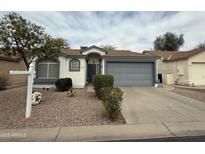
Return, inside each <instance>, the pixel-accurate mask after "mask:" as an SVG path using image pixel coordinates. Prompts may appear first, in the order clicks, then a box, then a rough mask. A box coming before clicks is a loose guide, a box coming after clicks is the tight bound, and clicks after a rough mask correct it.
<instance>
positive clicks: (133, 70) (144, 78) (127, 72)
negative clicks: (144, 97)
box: [107, 62, 154, 86]
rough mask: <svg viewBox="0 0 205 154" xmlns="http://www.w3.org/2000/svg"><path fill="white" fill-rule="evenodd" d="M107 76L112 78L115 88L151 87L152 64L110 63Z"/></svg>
mask: <svg viewBox="0 0 205 154" xmlns="http://www.w3.org/2000/svg"><path fill="white" fill-rule="evenodd" d="M107 74H110V75H113V76H114V80H115V81H114V84H115V85H117V86H153V80H154V71H153V63H111V62H109V63H108V64H107Z"/></svg>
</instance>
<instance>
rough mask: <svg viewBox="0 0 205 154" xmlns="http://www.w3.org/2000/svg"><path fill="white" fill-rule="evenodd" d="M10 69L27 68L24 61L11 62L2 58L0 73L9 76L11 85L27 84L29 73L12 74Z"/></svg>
mask: <svg viewBox="0 0 205 154" xmlns="http://www.w3.org/2000/svg"><path fill="white" fill-rule="evenodd" d="M10 70H26V67H25V64H24V62H23V61H20V62H11V61H6V60H0V75H6V76H7V77H8V85H9V86H17V85H26V84H27V75H10V74H9V71H10Z"/></svg>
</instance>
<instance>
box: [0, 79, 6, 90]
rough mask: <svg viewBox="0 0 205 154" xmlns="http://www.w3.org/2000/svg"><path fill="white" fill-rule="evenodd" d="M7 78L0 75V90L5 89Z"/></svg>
mask: <svg viewBox="0 0 205 154" xmlns="http://www.w3.org/2000/svg"><path fill="white" fill-rule="evenodd" d="M7 81H8V77H7V76H6V75H0V90H4V89H6V86H7Z"/></svg>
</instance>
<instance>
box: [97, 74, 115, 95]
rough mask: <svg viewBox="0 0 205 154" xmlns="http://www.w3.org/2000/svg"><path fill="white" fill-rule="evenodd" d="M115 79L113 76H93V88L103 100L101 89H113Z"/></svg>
mask: <svg viewBox="0 0 205 154" xmlns="http://www.w3.org/2000/svg"><path fill="white" fill-rule="evenodd" d="M113 83H114V79H113V76H112V75H95V76H93V87H94V90H95V94H96V95H97V97H98V98H99V99H101V95H100V94H101V89H102V88H103V87H112V86H113Z"/></svg>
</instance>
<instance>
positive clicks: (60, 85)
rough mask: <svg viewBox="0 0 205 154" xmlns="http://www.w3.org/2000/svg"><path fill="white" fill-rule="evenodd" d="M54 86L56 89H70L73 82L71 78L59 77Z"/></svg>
mask: <svg viewBox="0 0 205 154" xmlns="http://www.w3.org/2000/svg"><path fill="white" fill-rule="evenodd" d="M55 86H56V89H57V90H58V91H67V90H71V89H72V87H73V82H72V79H71V78H61V79H58V80H57V81H56V82H55Z"/></svg>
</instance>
